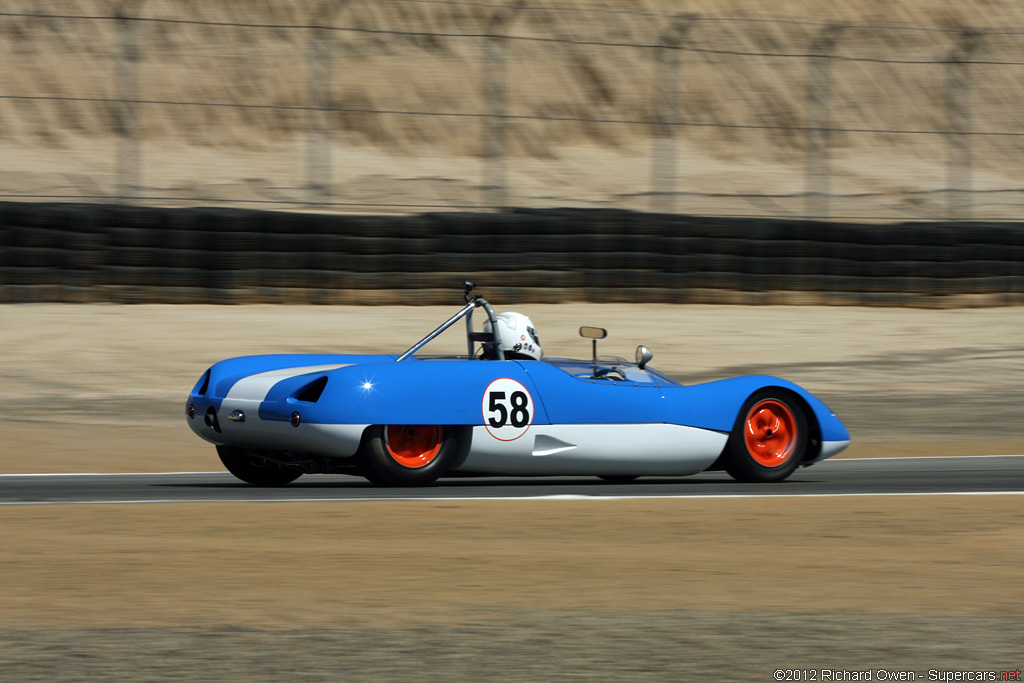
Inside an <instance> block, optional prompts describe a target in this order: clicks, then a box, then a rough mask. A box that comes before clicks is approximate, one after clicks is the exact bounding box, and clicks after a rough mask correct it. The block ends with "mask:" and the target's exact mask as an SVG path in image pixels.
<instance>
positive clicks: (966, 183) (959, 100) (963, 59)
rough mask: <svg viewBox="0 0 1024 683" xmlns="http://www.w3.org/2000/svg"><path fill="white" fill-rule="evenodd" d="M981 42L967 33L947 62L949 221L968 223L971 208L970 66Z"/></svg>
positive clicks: (958, 40)
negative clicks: (959, 220)
mask: <svg viewBox="0 0 1024 683" xmlns="http://www.w3.org/2000/svg"><path fill="white" fill-rule="evenodd" d="M980 42H981V34H980V33H979V32H978V31H976V30H971V29H969V30H965V31H963V32H962V33H960V35H959V36H958V37H957V44H956V46H954V48H953V51H952V53H951V54H950V57H949V61H947V62H946V113H947V116H948V121H949V132H948V133H947V134H946V138H947V141H948V147H949V153H948V158H947V160H946V191H947V196H948V198H949V204H948V207H947V214H948V217H949V218H954V219H962V220H968V219H970V218H971V216H972V214H973V210H972V209H973V207H972V206H971V135H970V134H971V102H970V100H971V74H970V64H969V63H968V62H969V61H970V59H971V57H972V56H973V54H974V52H975V51H976V50H977V49H978V44H979V43H980Z"/></svg>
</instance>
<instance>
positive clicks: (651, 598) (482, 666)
mask: <svg viewBox="0 0 1024 683" xmlns="http://www.w3.org/2000/svg"><path fill="white" fill-rule="evenodd" d="M497 303H498V304H499V308H500V309H504V308H507V307H506V306H504V305H501V303H500V302H497ZM452 308H453V309H454V306H453V307H452ZM520 308H521V309H522V311H523V312H525V313H527V314H528V315H530V316H531V318H532V319H533V320H534V322H535V323H536V326H537V328H538V331H539V333H540V338H541V341H542V342H543V344H544V348H545V352H546V353H548V354H549V355H576V356H580V355H586V354H587V353H588V351H589V348H588V346H587V343H586V342H585V340H582V339H580V338H579V337H577V336H575V335H576V329H577V327H578V326H579V325H580V324H592V325H602V326H604V327H606V328H608V330H609V338H608V339H607V340H605V341H603V342H601V347H600V351H601V352H602V353H613V354H619V355H625V356H629V355H631V352H632V349H633V348H634V347H635V345H636V344H639V343H644V344H646V345H648V346H650V347H651V348H652V349H653V351H654V354H655V360H654V361H653V362H652V365H654V366H655V367H658V368H659V369H662V370H665V371H667V372H669V374H672V375H673V376H675V377H676V378H678V379H680V380H681V381H684V382H687V383H694V382H698V381H706V380H710V379H714V378H718V377H724V376H728V375H731V374H736V373H740V372H752V371H757V372H766V373H772V374H778V375H782V376H785V377H788V378H791V379H793V380H795V381H797V382H798V383H800V384H802V385H804V386H806V387H807V388H808V389H810V390H811V391H813V392H815V393H816V394H818V395H819V396H821V397H822V398H823V399H824V400H825V401H826V402H827V403H828V404H829V405H830V406H831V407H832V408H833V409H834V410H835V411H836V412H837V413H838V414H839V415H840V417H841V418H843V419H844V421H845V422H846V424H847V425H848V426H849V428H850V431H851V433H852V435H853V439H854V446H853V447H852V448H851V449H850V450H849V451H848V454H849V455H850V456H857V457H871V456H897V455H983V454H998V453H1020V452H1022V448H1024V437H1022V435H1021V434H1020V432H1019V428H1018V427H1017V425H1018V424H1019V419H1018V413H1019V406H1020V405H1021V402H1022V401H1021V399H1022V395H1021V393H1022V392H1021V389H1020V388H1019V386H1020V382H1019V377H1020V372H1021V368H1022V367H1024V366H1022V364H1021V360H1022V355H1024V352H1022V351H1021V349H1020V348H1019V340H1020V339H1021V338H1024V308H987V309H957V310H945V311H928V310H900V309H862V308H819V307H715V306H685V307H683V306H679V307H671V306H620V305H611V306H604V305H571V306H568V305H564V306H556V305H531V306H528V307H520ZM450 312H451V311H450V310H449V309H447V308H445V307H440V308H437V307H424V308H401V307H393V308H385V307H373V308H369V307H364V308H360V307H274V306H244V307H241V306H240V307H214V306H197V307H188V306H115V305H95V306H87V305H80V306H75V305H18V306H3V307H0V383H2V386H3V388H4V389H5V393H6V394H7V395H8V396H9V397H16V398H17V400H16V401H10V403H11V405H9V406H8V409H7V419H6V420H5V421H4V423H3V425H2V426H0V443H2V452H0V473H19V472H21V473H24V472H81V471H91V472H117V471H135V472H144V471H209V470H216V469H219V466H218V463H217V461H216V458H215V455H214V453H213V449H212V448H210V447H209V446H208V445H207V444H205V443H203V442H201V441H200V440H198V439H196V438H195V437H194V436H193V435H192V434H191V432H189V430H188V429H187V427H186V426H185V424H184V416H183V407H184V397H185V396H186V394H187V392H188V390H189V389H190V388H191V386H192V384H193V383H194V382H195V380H196V379H197V378H198V376H199V375H200V374H201V373H202V371H203V370H204V369H205V368H206V367H207V366H208V365H209V364H210V363H211V362H214V361H216V360H219V359H221V358H223V357H228V356H234V355H240V354H247V353H264V352H276V351H335V350H354V351H369V350H377V349H379V350H384V351H402V350H404V348H405V347H406V346H407V345H408V343H410V340H415V339H418V338H419V337H420V336H422V334H425V333H426V332H427V331H429V329H430V328H431V326H432V324H434V323H436V322H437V321H439V320H441V319H442V318H443V317H444V316H445V315H446V314H449V313H450ZM461 343H462V342H461V339H460V335H459V333H458V332H455V333H454V334H451V333H449V334H446V335H445V336H444V337H442V338H441V339H439V340H438V344H437V347H436V348H434V349H432V350H436V351H446V350H450V351H458V350H461ZM1022 522H1024V504H1022V501H1021V499H1020V497H1019V496H992V497H988V496H986V497H981V496H936V497H907V498H888V497H859V498H844V499H835V500H831V499H773V500H744V499H740V500H653V501H547V502H536V501H533V502H528V501H514V502H466V503H456V502H444V503H442V502H433V503H432V502H422V503H419V502H417V503H412V502H397V503H386V502H362V503H337V504H324V503H316V504H287V503H282V504H269V505H258V504H242V503H223V504H203V505H170V504H160V505H151V506H127V505H108V506H100V505H97V506H64V507H49V506H43V507H39V506H0V566H2V567H3V577H4V581H3V588H0V660H2V661H3V662H4V674H5V675H4V677H5V678H8V679H10V680H39V681H44V680H46V681H48V680H56V679H60V680H72V681H73V680H110V679H122V680H123V679H131V680H166V679H167V678H179V679H183V680H211V681H213V680H246V681H249V680H267V681H270V680H282V679H288V680H334V679H336V678H338V677H343V678H345V679H346V680H357V681H393V680H422V679H423V678H436V679H444V680H454V681H475V680H480V679H481V678H483V677H487V678H489V679H493V680H502V681H504V680H509V681H525V680H531V681H532V680H552V679H556V678H557V679H582V680H666V679H680V680H695V679H708V678H714V679H715V680H743V681H750V680H771V678H772V676H773V671H774V670H775V669H778V668H789V669H812V668H813V669H817V670H820V669H824V668H829V669H842V668H847V669H867V668H870V669H872V670H877V669H879V668H885V669H888V670H916V671H917V673H918V675H919V676H921V677H922V678H924V677H925V676H926V675H927V670H928V669H937V670H943V671H944V670H950V671H952V670H967V669H972V670H993V671H996V672H998V671H1003V670H1010V671H1012V670H1014V669H1017V668H1019V667H1020V664H1021V663H1022V662H1021V655H1020V653H1021V652H1024V635H1022V634H1024V602H1022V598H1021V596H1022V595H1024V582H1022V579H1021V572H1020V566H1021V565H1022V563H1024V533H1022V531H1021V529H1022V528H1024V525H1022ZM819 673H820V672H819ZM819 680H821V678H820V676H819ZM919 680H920V679H919Z"/></svg>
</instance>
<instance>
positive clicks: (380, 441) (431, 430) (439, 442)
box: [360, 425, 468, 486]
mask: <svg viewBox="0 0 1024 683" xmlns="http://www.w3.org/2000/svg"><path fill="white" fill-rule="evenodd" d="M462 441H463V440H462V439H460V430H459V429H458V428H457V427H446V426H440V425H374V426H372V427H370V428H369V430H368V432H367V434H366V437H365V438H364V439H363V448H362V451H361V452H360V458H361V463H360V465H361V467H362V470H363V473H364V474H363V476H365V477H366V478H367V479H368V480H369V481H370V482H371V483H373V484H376V485H377V486H427V485H429V484H433V483H434V482H435V481H437V478H438V477H440V476H441V475H443V474H444V473H445V472H447V471H448V470H449V469H450V468H451V467H453V466H455V465H457V464H458V462H459V460H460V456H463V455H464V453H465V450H466V448H468V444H465V443H462Z"/></svg>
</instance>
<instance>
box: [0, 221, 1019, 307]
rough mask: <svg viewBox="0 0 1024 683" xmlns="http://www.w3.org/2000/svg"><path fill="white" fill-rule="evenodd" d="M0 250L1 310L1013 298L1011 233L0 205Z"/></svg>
mask: <svg viewBox="0 0 1024 683" xmlns="http://www.w3.org/2000/svg"><path fill="white" fill-rule="evenodd" d="M0 247H2V248H0V301H2V302H9V303H20V302H34V301H117V302H129V303H130V302H166V303H211V302H212V303H247V302H280V303H352V304H372V303H389V302H398V301H401V302H404V303H414V304H451V303H453V302H457V301H458V299H459V296H458V290H459V284H460V283H461V281H462V280H463V279H466V278H469V279H473V280H475V281H476V282H477V283H478V284H479V285H480V287H481V291H485V292H486V294H487V296H488V297H490V298H491V299H493V300H495V301H518V302H527V301H540V302H556V301H597V302H607V301H624V302H666V303H689V302H724V303H730V302H731V303H751V302H763V303H851V304H875V305H942V304H943V303H944V302H946V303H949V302H953V303H955V304H956V305H964V304H971V303H978V304H988V305H991V304H1010V303H1021V302H1024V224H1022V223H904V224H893V225H866V224H845V223H821V222H809V221H781V220H761V219H729V218H700V217H693V216H663V215H654V214H643V213H635V212H627V211H612V210H568V209H564V210H518V211H512V212H508V213H502V214H494V213H488V214H473V213H453V214H424V215H419V216H351V215H325V214H299V213H285V212H270V211H246V210H231V209H194V208H191V209H168V208H143V207H129V206H118V205H97V204H29V203H0ZM453 292H454V293H453Z"/></svg>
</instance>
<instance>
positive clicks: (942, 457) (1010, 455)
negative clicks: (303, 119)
mask: <svg viewBox="0 0 1024 683" xmlns="http://www.w3.org/2000/svg"><path fill="white" fill-rule="evenodd" d="M968 458H971V459H974V458H1024V455H1022V454H1019V453H1018V454H1013V453H1005V454H1002V455H915V456H893V457H886V456H883V457H879V458H835V459H831V458H830V459H828V460H823V461H822V462H820V463H816V464H818V465H820V464H822V463H825V462H870V461H872V460H951V459H957V460H964V459H968ZM798 471H799V470H798ZM178 474H227V472H226V471H225V470H219V471H216V472H50V473H49V474H46V473H43V472H37V473H28V474H0V478H3V477H142V476H150V477H169V476H174V475H178ZM698 474H699V472H698Z"/></svg>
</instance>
